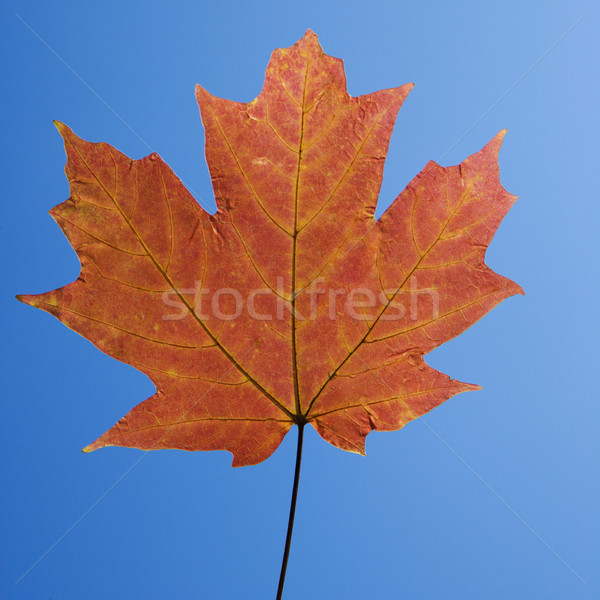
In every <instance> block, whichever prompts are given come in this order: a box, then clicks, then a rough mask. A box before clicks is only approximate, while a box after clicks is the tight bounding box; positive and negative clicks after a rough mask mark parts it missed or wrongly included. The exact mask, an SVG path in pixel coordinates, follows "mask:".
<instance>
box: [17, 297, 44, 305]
mask: <svg viewBox="0 0 600 600" xmlns="http://www.w3.org/2000/svg"><path fill="white" fill-rule="evenodd" d="M15 298H16V299H17V300H18V301H19V302H22V303H23V304H29V306H38V302H37V301H36V299H35V298H36V297H35V295H32V294H17V295H16V296H15Z"/></svg>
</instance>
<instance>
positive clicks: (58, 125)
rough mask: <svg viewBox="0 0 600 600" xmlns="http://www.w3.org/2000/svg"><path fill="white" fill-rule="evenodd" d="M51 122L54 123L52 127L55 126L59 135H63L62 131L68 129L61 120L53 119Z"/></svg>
mask: <svg viewBox="0 0 600 600" xmlns="http://www.w3.org/2000/svg"><path fill="white" fill-rule="evenodd" d="M52 122H53V123H54V127H56V129H58V133H60V135H63V133H64V132H65V130H66V129H68V127H67V126H66V125H65V124H64V123H62V122H61V121H57V120H56V119H55V120H54V121H52Z"/></svg>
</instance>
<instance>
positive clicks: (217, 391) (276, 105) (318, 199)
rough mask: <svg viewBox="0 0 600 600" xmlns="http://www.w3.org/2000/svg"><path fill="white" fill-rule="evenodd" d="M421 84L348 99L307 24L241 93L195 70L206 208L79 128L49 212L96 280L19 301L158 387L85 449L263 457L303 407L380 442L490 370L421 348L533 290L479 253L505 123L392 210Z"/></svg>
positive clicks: (432, 169)
mask: <svg viewBox="0 0 600 600" xmlns="http://www.w3.org/2000/svg"><path fill="white" fill-rule="evenodd" d="M411 88H412V84H407V85H404V86H402V87H400V88H395V89H390V90H383V91H380V92H376V93H373V94H368V95H365V96H360V97H358V98H352V97H350V96H349V95H348V93H347V92H346V82H345V76H344V70H343V65H342V61H341V60H339V59H335V58H332V57H329V56H327V55H325V54H324V53H323V51H322V50H321V47H320V46H319V43H318V41H317V37H316V35H315V34H314V33H312V32H311V31H308V32H307V33H306V35H305V36H304V37H303V38H302V39H301V40H300V41H299V42H298V43H296V44H295V45H294V46H292V47H291V48H286V49H280V50H276V51H275V52H274V53H273V56H272V58H271V61H270V63H269V66H268V68H267V73H266V78H265V84H264V87H263V90H262V92H261V93H260V95H259V96H258V98H256V99H255V100H254V101H252V102H250V103H248V104H243V103H237V102H231V101H229V100H224V99H221V98H216V97H214V96H212V95H210V94H209V93H208V92H206V91H205V90H204V89H202V88H200V87H198V89H197V97H198V102H199V104H200V108H201V113H202V119H203V122H204V126H205V130H206V157H207V161H208V165H209V169H210V174H211V178H212V182H213V188H214V192H215V197H216V202H217V207H218V210H217V213H216V214H215V215H210V214H208V213H207V212H205V211H204V210H203V209H202V208H200V207H199V206H198V204H197V203H196V201H195V200H194V198H193V197H192V196H191V195H190V193H189V192H188V191H187V190H186V189H185V188H184V186H183V185H182V183H181V181H180V180H179V179H178V178H177V177H176V176H175V175H174V174H173V172H172V171H171V170H170V169H169V167H168V166H167V165H166V164H165V163H164V162H163V161H162V159H161V158H160V157H159V156H158V155H156V154H152V155H150V156H148V157H146V158H143V159H141V160H131V159H129V158H127V157H126V156H124V155H123V154H121V153H120V152H118V151H117V150H115V149H114V148H112V147H111V146H109V145H107V144H92V143H89V142H86V141H83V140H81V139H80V138H78V137H77V136H76V135H75V134H73V133H72V132H71V130H70V129H68V128H67V127H66V126H64V125H62V124H57V127H58V129H59V131H60V133H61V134H62V136H63V138H64V140H65V147H66V152H67V158H68V160H67V167H66V173H67V177H68V179H69V181H70V185H71V196H70V198H69V200H67V201H66V202H64V203H62V204H60V205H59V206H57V207H56V208H54V209H53V210H52V211H51V214H52V216H53V217H54V219H55V220H56V221H57V223H58V224H59V225H60V227H61V228H62V229H63V231H64V232H65V234H66V236H67V238H68V239H69V241H70V243H71V245H72V246H73V248H74V249H75V250H76V251H77V254H78V256H79V259H80V261H81V274H80V276H79V278H78V279H77V280H76V281H75V282H73V283H71V284H69V285H67V286H65V287H63V288H60V289H58V290H55V291H52V292H48V293H46V294H40V295H35V296H21V297H19V299H20V300H22V301H23V302H26V303H27V304H31V305H32V306H36V307H38V308H42V309H44V310H46V311H48V312H50V313H52V314H53V315H54V316H56V317H57V318H58V319H60V320H61V321H62V322H63V323H65V325H67V326H68V327H71V328H72V329H74V330H75V331H77V332H78V333H80V334H81V335H83V336H85V337H86V338H88V339H89V340H90V341H92V342H93V343H94V344H95V345H96V346H97V347H98V348H100V349H101V350H102V351H104V352H106V353H107V354H109V355H111V356H113V357H114V358H117V359H119V360H121V361H123V362H126V363H128V364H130V365H132V366H134V367H136V368H137V369H139V370H140V371H142V372H144V373H146V374H147V375H148V376H149V377H150V378H151V379H152V381H153V382H154V383H155V385H156V389H157V392H156V394H155V395H154V396H152V397H151V398H149V399H147V400H146V401H144V402H142V403H141V404H139V405H138V406H136V407H135V408H134V409H133V410H131V411H130V412H129V413H128V414H127V415H126V416H125V417H123V418H122V419H121V420H120V421H119V422H118V423H117V424H116V425H115V426H114V427H112V428H111V429H110V430H109V431H107V432H106V433H105V434H104V435H102V436H101V437H100V438H99V439H98V440H96V441H95V442H94V443H92V444H91V445H90V446H88V447H87V448H86V449H85V450H86V451H90V450H95V449H97V448H101V447H103V446H130V447H136V448H142V449H156V448H181V449H184V450H218V449H224V450H228V451H229V452H231V453H232V454H233V457H234V459H233V464H234V465H248V464H254V463H258V462H260V461H262V460H264V459H266V458H267V457H268V456H269V455H270V454H271V453H272V452H273V451H274V450H275V449H276V448H277V446H278V445H279V444H280V442H281V440H282V439H283V437H284V436H285V434H286V433H287V431H288V430H289V429H290V427H291V426H292V425H293V424H294V423H296V424H300V425H303V424H304V423H307V422H308V423H311V424H312V425H313V426H314V427H315V429H316V430H317V431H318V432H319V433H320V434H321V436H322V437H323V438H325V439H326V440H327V441H329V442H330V443H332V444H334V445H335V446H338V447H340V448H343V449H345V450H352V451H356V452H361V453H362V452H364V441H365V437H366V435H367V434H368V433H369V432H370V431H371V430H373V429H377V430H380V431H381V430H394V429H399V428H401V427H402V426H404V425H405V424H406V423H407V422H409V421H411V420H412V419H414V418H416V417H418V416H419V415H422V414H423V413H425V412H427V411H429V410H431V409H432V408H434V407H435V406H437V405H439V404H440V403H442V402H443V401H444V400H446V399H447V398H449V397H450V396H453V395H454V394H457V393H459V392H462V391H467V390H473V389H478V386H475V385H471V384H467V383H461V382H459V381H456V380H452V379H450V378H449V377H448V376H446V375H444V374H442V373H440V372H438V371H436V370H434V369H432V368H431V367H429V366H428V365H427V364H426V363H425V362H424V361H423V355H424V354H426V353H427V352H429V351H430V350H432V349H433V348H435V347H437V346H439V345H440V344H442V343H444V342H445V341H447V340H449V339H451V338H453V337H454V336H456V335H458V334H460V333H461V332H462V331H464V330H465V329H466V328H467V327H469V326H470V325H472V324H473V323H474V322H475V321H477V320H478V319H479V318H481V317H482V316H483V315H484V314H485V313H487V312H488V311H489V310H491V309H492V308H493V307H494V306H496V304H498V303H499V302H501V301H502V300H503V299H504V298H507V297H508V296H511V295H513V294H516V293H522V290H521V288H520V287H519V286H518V285H516V284H515V283H513V282H512V281H510V280H508V279H505V278H503V277H501V276H499V275H497V274H496V273H494V272H493V271H491V270H490V269H489V268H488V267H487V266H486V265H485V264H484V254H485V250H486V248H487V246H488V244H489V243H490V241H491V239H492V236H493V235H494V232H495V230H496V228H497V227H498V225H499V223H500V221H501V220H502V218H503V217H504V215H505V214H506V212H507V211H508V210H509V208H510V206H511V205H512V203H513V202H514V200H515V197H514V196H512V195H510V194H508V193H507V192H506V191H505V190H504V189H503V187H502V186H501V184H500V180H499V175H498V163H497V155H498V151H499V149H500V145H501V140H502V136H503V132H502V133H500V134H499V135H497V136H496V137H495V138H494V139H493V140H492V141H491V142H490V143H489V144H488V145H487V146H486V147H485V148H483V150H481V151H480V152H478V153H477V154H474V155H473V156H471V157H469V158H468V159H467V160H465V161H464V162H463V163H461V164H460V165H458V166H456V167H447V168H444V167H440V166H439V165H437V164H435V163H433V162H431V163H429V164H428V165H427V166H426V167H425V169H424V170H423V171H422V172H421V173H420V174H419V175H418V176H417V177H416V178H415V179H414V180H413V181H412V182H411V183H410V184H409V185H408V187H407V188H406V189H405V190H404V192H402V194H400V196H398V198H397V199H396V200H395V202H394V203H393V204H392V206H391V207H390V208H389V209H388V210H387V211H386V212H385V213H384V215H383V216H382V217H381V218H380V219H379V220H378V221H375V219H374V212H375V206H376V203H377V198H378V194H379V188H380V185H381V179H382V174H383V163H384V159H385V156H386V154H387V149H388V144H389V140H390V136H391V133H392V129H393V125H394V121H395V118H396V114H397V112H398V110H399V108H400V106H401V105H402V102H403V101H404V99H405V98H406V96H407V94H408V92H409V91H410V89H411Z"/></svg>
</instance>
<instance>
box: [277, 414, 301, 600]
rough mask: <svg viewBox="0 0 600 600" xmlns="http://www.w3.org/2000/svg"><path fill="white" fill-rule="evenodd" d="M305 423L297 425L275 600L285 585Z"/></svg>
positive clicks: (279, 596) (278, 597)
mask: <svg viewBox="0 0 600 600" xmlns="http://www.w3.org/2000/svg"><path fill="white" fill-rule="evenodd" d="M304 425H305V423H298V446H297V449H296V469H295V471H294V487H293V489H292V503H291V505H290V516H289V519H288V528H287V535H286V538H285V549H284V551H283V561H282V562H281V573H280V575H279V586H278V587H277V600H281V596H282V594H283V584H284V583H285V572H286V570H287V564H288V558H289V556H290V546H291V544H292V532H293V530H294V515H295V513H296V498H297V497H298V482H299V481H300V465H301V463H302V441H303V439H304Z"/></svg>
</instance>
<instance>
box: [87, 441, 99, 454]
mask: <svg viewBox="0 0 600 600" xmlns="http://www.w3.org/2000/svg"><path fill="white" fill-rule="evenodd" d="M103 447H104V444H99V443H98V441H95V442H92V443H91V444H88V445H87V446H86V447H85V448H82V449H81V451H82V452H85V453H86V454H89V453H90V452H93V451H94V450H98V448H103Z"/></svg>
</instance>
